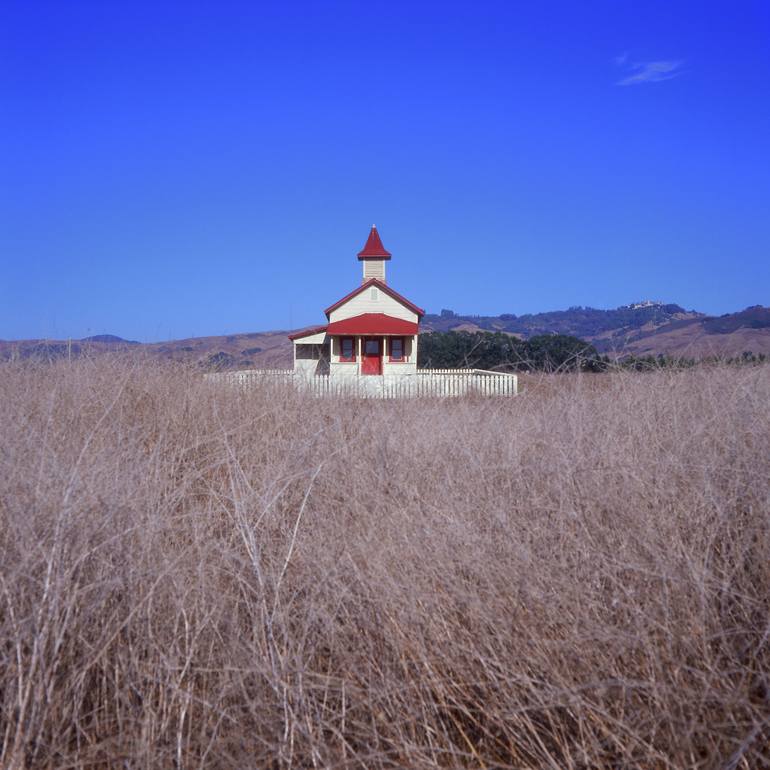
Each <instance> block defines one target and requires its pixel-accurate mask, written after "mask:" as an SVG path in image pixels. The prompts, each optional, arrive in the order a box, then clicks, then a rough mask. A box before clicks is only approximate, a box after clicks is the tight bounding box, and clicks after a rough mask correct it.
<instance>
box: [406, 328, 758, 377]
mask: <svg viewBox="0 0 770 770" xmlns="http://www.w3.org/2000/svg"><path fill="white" fill-rule="evenodd" d="M709 363H726V364H729V365H734V366H740V365H754V364H764V363H767V356H765V354H763V353H760V354H755V353H752V352H751V351H746V352H744V353H743V354H741V355H740V356H734V357H731V358H722V359H716V358H713V357H712V358H706V359H695V358H682V357H674V356H667V355H664V354H658V355H656V356H655V355H647V356H627V357H624V358H623V359H621V360H618V361H615V360H611V359H610V358H609V356H606V355H601V354H600V353H599V352H598V351H597V350H596V348H595V347H594V346H593V345H592V344H591V343H590V342H586V341H585V340H581V339H580V338H579V337H573V336H571V335H569V334H538V335H536V336H534V337H530V338H529V339H526V340H523V339H519V338H518V337H514V336H512V335H510V334H505V333H503V332H486V331H477V332H466V331H457V332H456V331H451V332H427V333H425V334H421V335H420V340H419V344H418V346H417V366H418V367H419V368H422V369H486V370H488V371H496V372H534V371H540V372H575V371H582V372H605V371H607V370H609V369H618V368H621V369H631V370H634V371H651V370H654V369H661V368H672V367H677V368H687V367H692V366H696V365H698V364H709Z"/></svg>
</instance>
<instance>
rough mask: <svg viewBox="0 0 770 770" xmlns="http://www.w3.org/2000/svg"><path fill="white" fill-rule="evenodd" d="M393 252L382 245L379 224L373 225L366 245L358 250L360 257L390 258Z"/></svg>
mask: <svg viewBox="0 0 770 770" xmlns="http://www.w3.org/2000/svg"><path fill="white" fill-rule="evenodd" d="M390 257H391V253H390V252H389V251H388V250H387V249H386V248H385V247H384V246H383V245H382V241H381V240H380V234H379V232H378V231H377V226H376V225H372V229H371V230H370V231H369V237H368V238H367V239H366V245H365V246H364V248H363V249H361V251H359V252H358V258H359V259H390Z"/></svg>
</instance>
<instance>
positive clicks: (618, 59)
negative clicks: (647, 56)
mask: <svg viewBox="0 0 770 770" xmlns="http://www.w3.org/2000/svg"><path fill="white" fill-rule="evenodd" d="M627 61H628V51H624V52H623V53H622V54H620V56H616V57H615V59H614V62H615V64H617V65H618V67H622V66H623V65H624V64H625V63H626V62H627Z"/></svg>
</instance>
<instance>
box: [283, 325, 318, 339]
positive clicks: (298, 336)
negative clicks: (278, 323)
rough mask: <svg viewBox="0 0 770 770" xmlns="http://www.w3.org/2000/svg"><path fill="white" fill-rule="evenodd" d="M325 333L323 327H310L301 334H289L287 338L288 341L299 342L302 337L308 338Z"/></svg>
mask: <svg viewBox="0 0 770 770" xmlns="http://www.w3.org/2000/svg"><path fill="white" fill-rule="evenodd" d="M325 331H326V327H325V326H312V327H311V328H310V329H303V330H302V331H301V332H294V333H293V334H289V335H288V337H289V339H290V340H299V339H302V337H310V336H311V335H313V334H320V333H321V332H325Z"/></svg>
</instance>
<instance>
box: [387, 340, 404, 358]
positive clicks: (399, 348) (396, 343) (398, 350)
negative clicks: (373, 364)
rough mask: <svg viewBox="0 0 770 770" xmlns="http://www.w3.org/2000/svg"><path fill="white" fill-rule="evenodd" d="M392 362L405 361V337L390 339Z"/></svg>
mask: <svg viewBox="0 0 770 770" xmlns="http://www.w3.org/2000/svg"><path fill="white" fill-rule="evenodd" d="M390 360H391V361H403V360H404V338H403V337H391V338H390Z"/></svg>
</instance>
